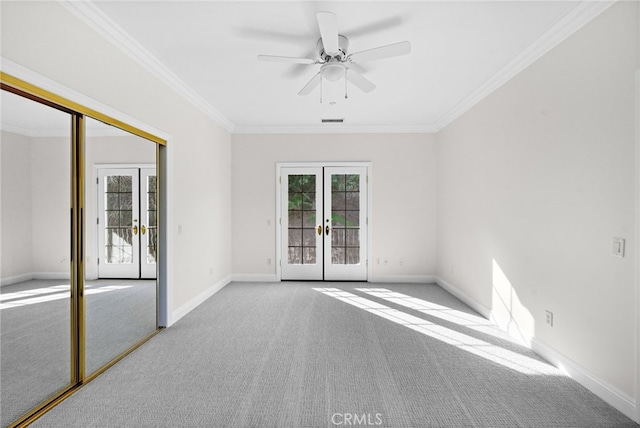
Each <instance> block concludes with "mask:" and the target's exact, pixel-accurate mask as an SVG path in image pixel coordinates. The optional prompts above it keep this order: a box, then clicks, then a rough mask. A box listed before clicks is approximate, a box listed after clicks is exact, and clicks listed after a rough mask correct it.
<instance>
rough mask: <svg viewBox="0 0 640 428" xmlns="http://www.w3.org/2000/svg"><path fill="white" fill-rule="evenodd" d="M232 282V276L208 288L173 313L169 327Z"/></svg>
mask: <svg viewBox="0 0 640 428" xmlns="http://www.w3.org/2000/svg"><path fill="white" fill-rule="evenodd" d="M230 282H231V275H228V276H226V277H225V278H223V279H221V280H220V281H218V282H216V283H215V284H213V285H212V286H211V287H209V288H207V289H206V290H205V291H203V292H202V293H200V294H198V295H197V296H196V297H194V298H193V299H191V300H189V301H188V302H187V303H185V304H184V305H182V306H180V307H179V308H178V309H176V310H175V311H173V312H172V313H171V319H170V320H169V323H168V324H169V326H170V325H172V324H174V323H175V322H177V321H178V320H179V319H180V318H182V317H183V316H185V315H187V314H188V313H189V312H191V311H192V310H194V309H195V308H197V307H198V306H199V305H200V304H201V303H203V302H204V301H205V300H207V299H208V298H209V297H211V296H213V295H214V294H216V293H217V292H218V291H220V290H222V288H224V287H225V286H226V285H227V284H229V283H230Z"/></svg>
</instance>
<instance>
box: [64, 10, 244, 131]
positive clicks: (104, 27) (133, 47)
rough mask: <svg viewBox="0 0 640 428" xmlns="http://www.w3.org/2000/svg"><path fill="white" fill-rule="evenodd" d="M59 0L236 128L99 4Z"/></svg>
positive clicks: (216, 118) (198, 104)
mask: <svg viewBox="0 0 640 428" xmlns="http://www.w3.org/2000/svg"><path fill="white" fill-rule="evenodd" d="M60 4H61V5H62V6H64V7H65V8H66V9H67V10H68V11H70V12H71V13H73V14H74V15H75V16H76V17H78V18H79V19H80V20H82V21H83V22H84V23H85V24H87V25H88V26H89V27H91V28H92V29H93V30H95V31H96V32H98V33H99V34H100V35H101V36H102V37H104V38H105V39H107V40H108V41H109V42H111V43H112V44H113V45H114V46H116V47H117V48H118V49H120V50H121V51H122V52H123V53H125V54H126V55H127V56H129V57H130V58H131V59H133V60H134V61H136V62H137V63H138V64H140V65H141V66H143V67H144V68H145V69H146V70H147V71H148V72H149V73H151V74H153V75H154V76H156V77H157V78H158V79H160V80H161V81H162V82H164V83H165V84H166V85H168V86H169V87H170V88H172V89H173V90H175V91H176V92H177V93H178V94H180V95H181V96H183V97H184V98H185V99H186V100H187V101H189V102H190V103H191V104H193V105H194V106H195V107H197V108H198V109H200V110H201V111H202V112H204V113H205V114H206V115H207V116H209V117H210V118H211V119H213V120H214V121H216V122H217V123H218V124H220V125H221V126H222V127H223V128H224V129H226V130H227V131H228V132H229V133H231V132H233V130H234V128H235V125H234V124H233V123H232V122H231V121H230V120H229V119H227V118H226V117H225V116H224V115H223V114H222V113H220V112H219V111H218V110H216V109H215V108H214V107H213V106H212V105H211V104H209V103H208V102H207V101H205V99H204V98H202V97H201V96H200V95H199V94H198V93H197V92H196V91H194V90H193V89H191V87H189V86H188V85H187V84H186V83H185V82H184V81H183V80H182V79H180V78H179V77H178V76H177V75H176V74H175V73H174V72H173V71H171V70H170V69H169V68H168V67H167V66H165V65H164V63H162V62H161V61H160V60H159V59H157V58H156V57H155V56H153V55H152V54H151V53H150V52H149V51H148V50H146V49H145V48H144V47H143V46H142V45H141V44H140V43H138V42H137V41H136V40H135V39H134V38H133V37H131V36H130V35H129V34H128V33H127V32H126V31H125V30H124V29H122V27H120V26H119V25H118V24H116V23H115V22H114V21H113V20H112V19H111V18H109V17H108V16H107V15H106V14H105V13H104V12H102V11H101V10H100V9H99V8H98V7H96V6H95V5H93V4H92V3H91V2H88V1H73V0H60Z"/></svg>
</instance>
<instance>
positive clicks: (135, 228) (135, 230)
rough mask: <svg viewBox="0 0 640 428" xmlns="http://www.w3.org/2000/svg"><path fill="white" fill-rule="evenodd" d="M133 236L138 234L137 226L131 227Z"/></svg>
mask: <svg viewBox="0 0 640 428" xmlns="http://www.w3.org/2000/svg"><path fill="white" fill-rule="evenodd" d="M133 234H134V235H137V234H138V225H135V226H133Z"/></svg>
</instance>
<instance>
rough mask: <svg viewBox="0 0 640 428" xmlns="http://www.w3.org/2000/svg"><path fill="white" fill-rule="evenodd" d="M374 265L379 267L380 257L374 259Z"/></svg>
mask: <svg viewBox="0 0 640 428" xmlns="http://www.w3.org/2000/svg"><path fill="white" fill-rule="evenodd" d="M376 264H377V265H379V264H380V257H376Z"/></svg>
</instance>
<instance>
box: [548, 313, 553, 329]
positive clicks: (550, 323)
mask: <svg viewBox="0 0 640 428" xmlns="http://www.w3.org/2000/svg"><path fill="white" fill-rule="evenodd" d="M546 314H547V318H546V323H547V324H548V325H549V327H553V312H551V311H546Z"/></svg>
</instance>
